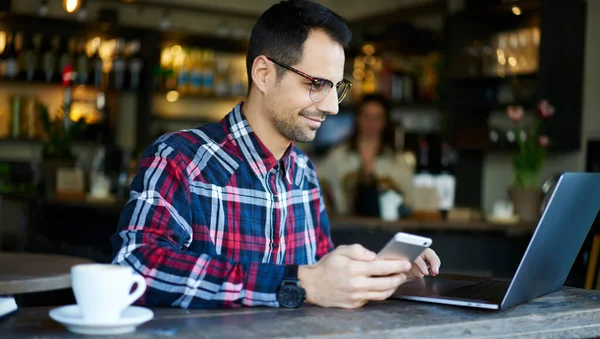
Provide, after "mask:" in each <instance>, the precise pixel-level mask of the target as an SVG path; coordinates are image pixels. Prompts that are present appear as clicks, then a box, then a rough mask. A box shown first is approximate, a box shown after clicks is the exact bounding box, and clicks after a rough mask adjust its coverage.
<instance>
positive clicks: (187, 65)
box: [173, 49, 191, 93]
mask: <svg viewBox="0 0 600 339" xmlns="http://www.w3.org/2000/svg"><path fill="white" fill-rule="evenodd" d="M173 57H174V60H173V67H174V70H175V73H177V91H179V92H180V93H189V91H190V73H191V60H190V54H189V53H188V50H187V49H182V51H181V52H179V53H178V54H177V55H174V56H173Z"/></svg>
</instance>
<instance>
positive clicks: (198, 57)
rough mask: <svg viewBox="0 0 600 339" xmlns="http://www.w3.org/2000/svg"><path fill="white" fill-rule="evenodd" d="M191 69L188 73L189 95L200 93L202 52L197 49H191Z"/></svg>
mask: <svg viewBox="0 0 600 339" xmlns="http://www.w3.org/2000/svg"><path fill="white" fill-rule="evenodd" d="M191 58H192V69H191V72H190V93H192V94H201V93H202V82H203V80H202V76H203V72H202V51H201V50H200V49H198V48H192V51H191Z"/></svg>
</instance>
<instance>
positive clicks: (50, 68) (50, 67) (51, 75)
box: [42, 36, 62, 82]
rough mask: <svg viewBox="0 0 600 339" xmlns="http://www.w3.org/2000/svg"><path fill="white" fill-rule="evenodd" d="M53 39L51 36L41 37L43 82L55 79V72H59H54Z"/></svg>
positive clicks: (54, 48)
mask: <svg viewBox="0 0 600 339" xmlns="http://www.w3.org/2000/svg"><path fill="white" fill-rule="evenodd" d="M54 41H55V39H54V38H53V37H50V36H43V37H42V67H43V71H44V81H45V82H52V81H55V80H56V74H61V73H57V72H56V47H55V43H54ZM61 72H62V71H61Z"/></svg>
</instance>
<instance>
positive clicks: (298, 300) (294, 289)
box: [277, 285, 304, 307]
mask: <svg viewBox="0 0 600 339" xmlns="http://www.w3.org/2000/svg"><path fill="white" fill-rule="evenodd" d="M277 301H279V304H280V305H281V306H283V307H298V306H300V305H301V304H302V303H303V302H304V291H303V290H302V288H300V287H299V286H297V285H283V286H281V287H280V288H279V291H278V293H277Z"/></svg>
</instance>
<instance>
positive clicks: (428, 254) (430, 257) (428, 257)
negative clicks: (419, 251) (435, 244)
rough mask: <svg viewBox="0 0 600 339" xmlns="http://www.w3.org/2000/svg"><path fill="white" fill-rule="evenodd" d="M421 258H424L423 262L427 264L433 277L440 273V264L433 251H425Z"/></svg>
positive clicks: (429, 249)
mask: <svg viewBox="0 0 600 339" xmlns="http://www.w3.org/2000/svg"><path fill="white" fill-rule="evenodd" d="M422 257H425V261H426V262H427V263H429V270H430V272H431V273H432V274H433V275H436V274H439V273H440V266H441V265H442V262H441V260H440V258H439V257H438V255H437V254H436V253H435V251H434V250H432V249H431V248H428V249H426V250H425V252H424V253H423V255H422Z"/></svg>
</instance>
